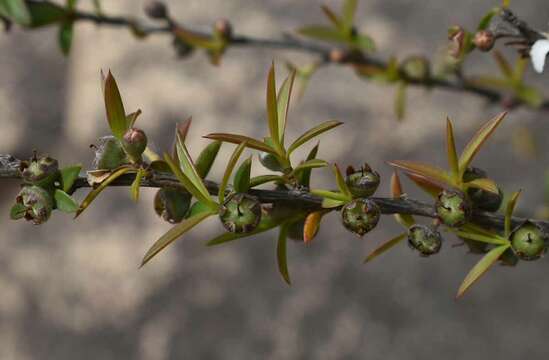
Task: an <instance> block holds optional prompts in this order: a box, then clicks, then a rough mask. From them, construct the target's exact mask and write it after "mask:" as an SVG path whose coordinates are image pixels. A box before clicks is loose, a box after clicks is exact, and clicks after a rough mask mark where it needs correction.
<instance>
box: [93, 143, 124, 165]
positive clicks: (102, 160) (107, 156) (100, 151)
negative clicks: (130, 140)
mask: <svg viewBox="0 0 549 360" xmlns="http://www.w3.org/2000/svg"><path fill="white" fill-rule="evenodd" d="M92 147H93V148H94V149H95V159H94V160H93V165H92V167H93V169H96V170H113V169H116V168H117V167H119V166H121V165H124V164H127V163H128V157H127V155H126V152H125V151H124V149H123V148H122V143H121V142H120V140H118V139H117V138H115V137H114V136H104V137H102V138H100V139H99V145H98V146H93V145H92Z"/></svg>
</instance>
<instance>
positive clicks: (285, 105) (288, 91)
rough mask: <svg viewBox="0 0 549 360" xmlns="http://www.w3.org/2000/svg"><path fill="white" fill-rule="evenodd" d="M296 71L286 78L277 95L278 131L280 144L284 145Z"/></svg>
mask: <svg viewBox="0 0 549 360" xmlns="http://www.w3.org/2000/svg"><path fill="white" fill-rule="evenodd" d="M295 75H296V71H295V70H294V71H292V73H291V74H290V75H289V76H288V77H287V78H286V79H285V80H284V82H283V83H282V86H281V87H280V89H279V90H278V95H277V97H276V104H277V114H278V132H279V134H278V135H279V139H280V144H282V145H284V134H285V132H286V121H287V118H288V109H289V108H290V98H291V96H292V88H293V86H294V80H295Z"/></svg>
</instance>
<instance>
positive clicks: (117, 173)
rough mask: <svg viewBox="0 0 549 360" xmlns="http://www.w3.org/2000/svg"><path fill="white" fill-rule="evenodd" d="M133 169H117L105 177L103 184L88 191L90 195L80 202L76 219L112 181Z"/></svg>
mask: <svg viewBox="0 0 549 360" xmlns="http://www.w3.org/2000/svg"><path fill="white" fill-rule="evenodd" d="M131 170H132V168H130V167H122V168H119V169H117V170H116V171H114V172H112V173H111V174H110V175H109V176H108V177H107V178H105V180H103V181H102V182H101V184H99V186H98V187H96V188H95V189H93V190H91V191H90V192H89V193H88V195H86V198H85V199H84V200H83V201H82V203H81V204H80V208H79V209H78V211H77V212H76V215H75V216H74V218H75V219H76V218H77V217H78V216H80V214H82V212H83V211H84V210H86V208H87V207H88V206H89V205H90V204H91V202H92V201H93V200H94V199H95V198H96V197H97V195H99V194H100V193H101V192H102V191H103V190H105V188H106V187H107V186H108V185H109V184H110V183H112V182H113V181H114V180H116V179H117V178H119V177H120V176H122V175H124V174H125V173H127V172H128V171H131Z"/></svg>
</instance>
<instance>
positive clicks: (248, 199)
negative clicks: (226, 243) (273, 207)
mask: <svg viewBox="0 0 549 360" xmlns="http://www.w3.org/2000/svg"><path fill="white" fill-rule="evenodd" d="M219 219H220V220H221V223H222V224H223V226H224V227H225V229H227V231H230V232H233V233H248V232H250V231H252V230H254V229H255V228H256V227H257V225H258V224H259V221H260V220H261V204H260V203H259V201H258V200H257V198H256V197H255V196H252V195H249V194H245V193H234V194H232V195H230V196H229V197H228V198H227V199H226V200H225V202H224V203H223V205H222V206H221V207H220V210H219Z"/></svg>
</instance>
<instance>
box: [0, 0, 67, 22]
mask: <svg viewBox="0 0 549 360" xmlns="http://www.w3.org/2000/svg"><path fill="white" fill-rule="evenodd" d="M8 1H10V0H8ZM0 2H1V0H0ZM27 8H28V10H29V13H30V17H31V24H30V26H31V27H32V28H38V27H42V26H47V25H51V24H55V23H60V22H62V21H63V20H65V19H66V17H67V11H66V10H65V9H64V8H62V7H60V6H59V5H57V4H54V3H51V2H34V1H33V2H27Z"/></svg>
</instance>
